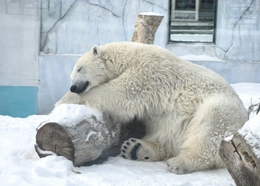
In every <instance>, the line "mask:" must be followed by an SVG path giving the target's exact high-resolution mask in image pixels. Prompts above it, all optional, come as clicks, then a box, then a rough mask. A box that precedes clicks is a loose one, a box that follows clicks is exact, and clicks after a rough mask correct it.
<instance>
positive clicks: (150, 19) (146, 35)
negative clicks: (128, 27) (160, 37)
mask: <svg viewBox="0 0 260 186" xmlns="http://www.w3.org/2000/svg"><path fill="white" fill-rule="evenodd" d="M163 17H164V16H163V15H160V14H156V13H140V14H139V15H138V18H137V21H136V24H135V29H134V34H133V37H132V42H139V43H145V44H153V42H154V36H155V33H156V31H157V29H158V27H159V25H160V24H161V22H162V19H163Z"/></svg>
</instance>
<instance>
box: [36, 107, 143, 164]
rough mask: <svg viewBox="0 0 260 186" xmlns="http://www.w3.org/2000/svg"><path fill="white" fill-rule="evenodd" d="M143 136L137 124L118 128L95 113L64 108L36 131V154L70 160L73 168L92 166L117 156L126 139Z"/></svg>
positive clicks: (92, 110) (122, 125)
mask: <svg viewBox="0 0 260 186" xmlns="http://www.w3.org/2000/svg"><path fill="white" fill-rule="evenodd" d="M143 136H144V127H143V125H142V123H140V122H137V121H135V122H133V124H132V123H131V125H127V124H121V123H118V122H115V121H113V119H112V118H111V117H110V116H109V115H106V114H102V113H101V112H100V111H98V110H96V109H93V108H89V107H86V106H84V105H74V104H63V105H60V106H58V107H57V108H55V109H54V110H53V111H52V112H51V113H50V114H49V115H48V117H47V119H46V120H45V121H44V122H42V124H41V125H40V126H39V127H38V129H37V133H36V144H35V150H36V152H37V153H38V155H39V157H46V156H49V155H53V154H54V153H55V154H57V155H58V156H64V157H66V158H67V159H69V160H71V161H72V162H73V164H74V166H81V165H91V164H94V163H101V162H103V161H105V160H106V159H107V158H108V157H110V156H116V155H118V154H119V153H120V148H121V144H122V143H123V142H124V141H125V140H127V139H128V138H130V137H137V138H141V137H143Z"/></svg>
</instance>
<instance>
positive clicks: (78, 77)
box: [70, 45, 108, 94]
mask: <svg viewBox="0 0 260 186" xmlns="http://www.w3.org/2000/svg"><path fill="white" fill-rule="evenodd" d="M71 79H72V84H71V87H70V91H71V92H74V93H77V94H84V93H86V92H87V91H89V90H90V89H91V88H93V87H96V86H98V85H100V84H102V83H105V82H106V81H108V76H107V74H106V70H105V59H104V58H103V53H102V51H101V49H100V47H98V46H96V45H94V46H93V47H92V49H91V51H89V52H87V53H85V54H83V55H82V57H80V59H79V60H78V61H77V63H76V64H75V66H74V69H73V71H72V73H71Z"/></svg>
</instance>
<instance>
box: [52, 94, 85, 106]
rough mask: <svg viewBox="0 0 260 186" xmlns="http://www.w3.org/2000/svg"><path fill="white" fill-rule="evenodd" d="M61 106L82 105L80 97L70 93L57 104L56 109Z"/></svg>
mask: <svg viewBox="0 0 260 186" xmlns="http://www.w3.org/2000/svg"><path fill="white" fill-rule="evenodd" d="M61 104H82V102H81V97H80V95H78V94H76V93H72V92H70V91H68V92H67V93H66V94H65V95H64V96H63V97H62V98H61V99H60V100H59V101H58V102H57V103H55V107H57V106H59V105H61Z"/></svg>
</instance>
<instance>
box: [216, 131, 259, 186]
mask: <svg viewBox="0 0 260 186" xmlns="http://www.w3.org/2000/svg"><path fill="white" fill-rule="evenodd" d="M257 148H258V150H259V151H260V147H257ZM252 149H253V147H252V146H250V145H249V144H248V143H247V142H246V140H245V139H244V137H243V136H241V135H240V134H239V133H236V134H234V136H233V138H232V140H230V141H225V140H223V141H222V143H221V146H220V149H219V154H220V156H221V158H222V160H223V161H224V162H225V164H226V166H227V169H228V171H229V173H230V174H231V176H232V177H233V179H234V180H235V182H236V184H237V185H238V186H249V185H252V186H253V185H256V186H258V185H260V159H259V157H257V156H256V154H255V152H254V151H253V150H252Z"/></svg>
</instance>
